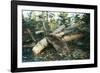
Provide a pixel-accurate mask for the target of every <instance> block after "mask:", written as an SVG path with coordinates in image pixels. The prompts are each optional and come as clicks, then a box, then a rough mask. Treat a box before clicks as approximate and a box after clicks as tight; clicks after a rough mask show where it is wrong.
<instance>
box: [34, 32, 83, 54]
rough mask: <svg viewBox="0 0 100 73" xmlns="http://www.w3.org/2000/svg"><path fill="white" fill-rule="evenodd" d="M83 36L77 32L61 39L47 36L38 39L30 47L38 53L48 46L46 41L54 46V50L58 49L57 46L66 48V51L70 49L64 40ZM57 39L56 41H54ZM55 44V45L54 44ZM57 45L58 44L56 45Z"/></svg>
mask: <svg viewBox="0 0 100 73" xmlns="http://www.w3.org/2000/svg"><path fill="white" fill-rule="evenodd" d="M81 37H83V34H82V33H79V34H72V35H66V36H64V37H62V38H61V39H59V38H58V37H53V38H52V37H51V38H50V36H49V37H47V38H43V39H42V40H40V41H39V42H38V43H37V44H36V45H35V46H34V47H33V49H32V51H33V53H34V54H36V55H37V54H39V53H40V52H41V51H42V50H43V49H44V48H46V47H47V46H48V43H50V44H52V45H53V46H54V48H55V49H56V50H58V49H59V48H64V49H63V50H66V51H67V52H69V51H70V50H69V49H68V47H67V45H66V44H65V41H67V42H68V41H72V40H76V39H79V38H81ZM56 40H58V41H56ZM56 44H57V45H56ZM58 45H59V46H58Z"/></svg>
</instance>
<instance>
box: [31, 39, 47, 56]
mask: <svg viewBox="0 0 100 73" xmlns="http://www.w3.org/2000/svg"><path fill="white" fill-rule="evenodd" d="M47 45H48V42H47V39H46V38H43V39H42V40H40V41H39V42H38V43H37V44H36V45H35V46H34V47H33V49H32V51H33V53H34V54H39V53H40V52H41V51H42V50H43V49H44V48H45V47H47Z"/></svg>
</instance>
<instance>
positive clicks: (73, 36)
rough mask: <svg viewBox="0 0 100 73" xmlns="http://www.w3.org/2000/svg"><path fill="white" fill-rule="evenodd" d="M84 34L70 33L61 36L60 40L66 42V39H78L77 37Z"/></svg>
mask: <svg viewBox="0 0 100 73" xmlns="http://www.w3.org/2000/svg"><path fill="white" fill-rule="evenodd" d="M83 36H84V35H83V34H82V33H79V34H72V35H67V36H64V37H63V38H62V40H65V41H66V42H68V41H72V40H75V39H79V38H82V37H83Z"/></svg>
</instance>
